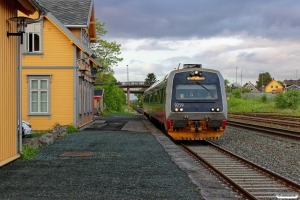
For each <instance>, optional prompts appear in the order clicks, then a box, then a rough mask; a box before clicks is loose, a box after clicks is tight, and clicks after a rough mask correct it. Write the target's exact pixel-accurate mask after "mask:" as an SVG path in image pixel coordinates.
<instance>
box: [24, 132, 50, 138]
mask: <svg viewBox="0 0 300 200" xmlns="http://www.w3.org/2000/svg"><path fill="white" fill-rule="evenodd" d="M46 133H50V130H37V131H33V133H32V134H30V135H26V136H25V137H26V138H35V137H40V136H42V135H44V134H46Z"/></svg>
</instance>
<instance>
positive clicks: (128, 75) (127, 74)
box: [126, 65, 129, 85]
mask: <svg viewBox="0 0 300 200" xmlns="http://www.w3.org/2000/svg"><path fill="white" fill-rule="evenodd" d="M126 66H127V85H128V84H129V72H128V65H126Z"/></svg>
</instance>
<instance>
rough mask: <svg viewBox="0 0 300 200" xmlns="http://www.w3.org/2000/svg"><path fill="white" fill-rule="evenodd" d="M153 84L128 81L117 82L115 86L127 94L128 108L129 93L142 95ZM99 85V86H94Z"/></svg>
mask: <svg viewBox="0 0 300 200" xmlns="http://www.w3.org/2000/svg"><path fill="white" fill-rule="evenodd" d="M153 83H154V82H151V83H147V82H145V81H130V82H117V83H116V85H117V86H118V87H119V88H122V89H123V90H124V92H125V93H127V105H128V106H130V93H133V94H138V93H140V94H143V93H144V91H145V90H146V89H147V88H149V87H150V86H151V85H152V84H153ZM95 85H101V84H95Z"/></svg>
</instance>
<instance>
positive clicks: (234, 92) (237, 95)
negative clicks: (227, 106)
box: [232, 89, 242, 98]
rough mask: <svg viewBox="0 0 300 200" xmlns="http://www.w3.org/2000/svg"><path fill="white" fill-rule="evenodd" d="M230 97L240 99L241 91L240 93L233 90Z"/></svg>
mask: <svg viewBox="0 0 300 200" xmlns="http://www.w3.org/2000/svg"><path fill="white" fill-rule="evenodd" d="M232 96H233V97H234V98H242V94H241V91H240V90H239V89H236V90H233V91H232Z"/></svg>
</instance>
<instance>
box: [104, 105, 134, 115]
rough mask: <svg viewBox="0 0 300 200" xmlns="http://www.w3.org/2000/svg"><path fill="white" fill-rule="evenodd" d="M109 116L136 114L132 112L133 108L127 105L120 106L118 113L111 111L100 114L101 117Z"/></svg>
mask: <svg viewBox="0 0 300 200" xmlns="http://www.w3.org/2000/svg"><path fill="white" fill-rule="evenodd" d="M110 114H119V115H129V116H131V115H137V113H136V112H135V111H134V110H133V108H131V107H128V106H127V105H124V106H122V108H121V110H120V111H111V112H107V111H106V112H105V113H103V114H102V116H107V115H110Z"/></svg>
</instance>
